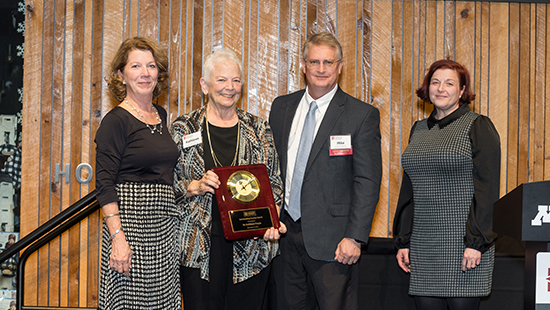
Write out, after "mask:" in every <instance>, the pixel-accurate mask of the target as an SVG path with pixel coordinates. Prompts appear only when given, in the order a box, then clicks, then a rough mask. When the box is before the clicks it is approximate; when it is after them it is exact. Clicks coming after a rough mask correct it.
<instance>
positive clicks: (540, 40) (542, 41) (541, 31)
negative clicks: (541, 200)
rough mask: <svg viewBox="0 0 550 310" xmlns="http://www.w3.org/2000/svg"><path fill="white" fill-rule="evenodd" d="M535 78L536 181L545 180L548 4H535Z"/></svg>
mask: <svg viewBox="0 0 550 310" xmlns="http://www.w3.org/2000/svg"><path fill="white" fill-rule="evenodd" d="M535 10H536V13H535V14H536V16H535V22H536V24H535V45H534V46H533V47H534V49H535V64H534V65H535V68H534V69H535V73H534V75H535V79H534V80H533V81H534V86H535V89H536V90H537V91H536V92H534V97H535V98H534V99H535V101H534V108H535V111H534V112H535V114H534V115H533V117H534V126H533V131H534V132H533V134H534V146H533V147H534V153H533V160H534V163H533V166H534V170H533V177H534V181H542V180H544V171H545V169H544V163H545V161H546V159H545V158H544V155H545V152H544V138H545V131H546V130H545V129H546V122H545V116H546V106H545V103H546V98H545V89H546V87H545V86H544V84H545V83H546V31H547V22H546V4H543V3H538V4H535Z"/></svg>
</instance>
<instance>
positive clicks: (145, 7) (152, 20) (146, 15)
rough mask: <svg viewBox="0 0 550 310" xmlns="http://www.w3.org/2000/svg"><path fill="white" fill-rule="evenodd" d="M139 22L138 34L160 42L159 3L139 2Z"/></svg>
mask: <svg viewBox="0 0 550 310" xmlns="http://www.w3.org/2000/svg"><path fill="white" fill-rule="evenodd" d="M138 8H139V10H137V11H138V16H139V19H138V20H137V24H136V25H137V27H138V29H139V30H138V33H139V35H140V36H142V37H146V38H149V39H151V40H153V41H155V42H159V17H158V12H159V2H158V1H143V0H142V1H139V7H138Z"/></svg>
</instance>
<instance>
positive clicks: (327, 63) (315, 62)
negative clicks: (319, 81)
mask: <svg viewBox="0 0 550 310" xmlns="http://www.w3.org/2000/svg"><path fill="white" fill-rule="evenodd" d="M304 61H305V62H306V66H307V67H308V68H319V66H320V65H321V61H320V60H319V59H304ZM340 61H342V60H341V59H340V60H332V59H325V60H323V61H322V63H323V66H324V67H325V68H332V67H334V66H335V65H336V64H337V63H339V62H340Z"/></svg>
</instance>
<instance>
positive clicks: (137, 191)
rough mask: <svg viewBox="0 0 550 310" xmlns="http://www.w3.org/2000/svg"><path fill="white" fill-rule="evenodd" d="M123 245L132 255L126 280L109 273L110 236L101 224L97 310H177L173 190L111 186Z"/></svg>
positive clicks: (136, 185)
mask: <svg viewBox="0 0 550 310" xmlns="http://www.w3.org/2000/svg"><path fill="white" fill-rule="evenodd" d="M116 190H117V194H118V197H119V199H120V201H119V203H118V209H119V214H120V221H121V223H122V229H123V231H124V235H125V236H126V241H127V242H128V244H129V245H130V249H131V250H132V252H133V255H132V268H131V269H130V277H125V276H124V275H123V274H120V273H118V272H116V271H114V270H111V269H110V268H109V258H110V255H111V242H110V240H109V238H110V234H109V230H108V228H107V225H105V223H103V238H102V239H103V240H102V247H101V249H102V252H101V284H100V294H99V309H102V310H111V309H112V310H121V309H148V310H150V309H178V310H181V295H180V287H179V260H178V258H179V250H180V247H179V245H178V243H177V238H176V233H177V232H176V229H177V227H178V225H177V216H178V210H177V208H176V204H175V201H174V192H173V189H172V186H168V185H161V184H147V183H124V184H118V185H117V186H116Z"/></svg>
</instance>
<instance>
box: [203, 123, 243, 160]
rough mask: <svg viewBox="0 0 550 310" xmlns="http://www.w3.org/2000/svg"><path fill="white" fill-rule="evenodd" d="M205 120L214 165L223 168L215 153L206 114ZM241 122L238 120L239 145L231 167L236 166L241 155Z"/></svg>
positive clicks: (236, 147)
mask: <svg viewBox="0 0 550 310" xmlns="http://www.w3.org/2000/svg"><path fill="white" fill-rule="evenodd" d="M204 120H205V121H206V136H207V137H208V144H209V145H210V154H211V155H212V159H214V164H215V165H216V167H223V165H222V163H221V162H220V161H219V160H218V157H217V156H216V153H215V152H214V146H212V141H211V140H210V130H209V129H208V120H207V119H206V113H205V114H204ZM240 138H241V122H240V121H238V120H237V145H236V146H235V156H234V157H233V161H232V162H231V165H230V166H233V165H235V161H236V160H237V154H238V153H239V141H240V140H241V139H240Z"/></svg>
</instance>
